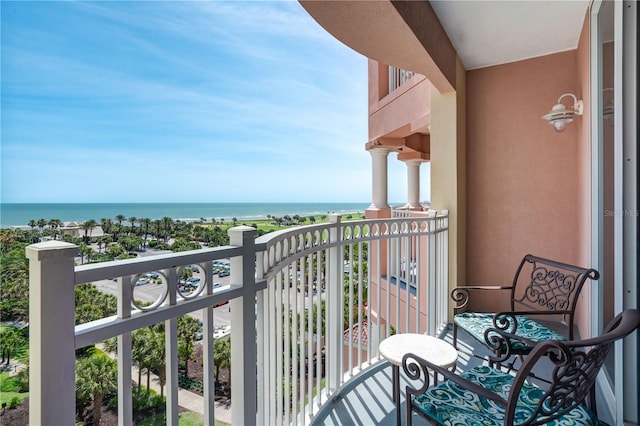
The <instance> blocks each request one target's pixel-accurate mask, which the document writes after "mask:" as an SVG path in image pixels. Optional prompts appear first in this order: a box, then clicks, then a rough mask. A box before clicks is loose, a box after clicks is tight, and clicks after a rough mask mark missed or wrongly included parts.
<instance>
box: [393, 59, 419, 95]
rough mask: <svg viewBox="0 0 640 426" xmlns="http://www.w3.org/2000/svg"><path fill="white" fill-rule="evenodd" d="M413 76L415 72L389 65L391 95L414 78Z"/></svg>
mask: <svg viewBox="0 0 640 426" xmlns="http://www.w3.org/2000/svg"><path fill="white" fill-rule="evenodd" d="M413 74H414V72H413V71H408V70H404V69H402V68H397V67H394V66H391V65H389V94H391V93H392V92H393V91H394V90H396V89H397V88H398V87H400V86H402V85H403V84H404V83H406V82H407V80H409V79H410V78H411V77H413Z"/></svg>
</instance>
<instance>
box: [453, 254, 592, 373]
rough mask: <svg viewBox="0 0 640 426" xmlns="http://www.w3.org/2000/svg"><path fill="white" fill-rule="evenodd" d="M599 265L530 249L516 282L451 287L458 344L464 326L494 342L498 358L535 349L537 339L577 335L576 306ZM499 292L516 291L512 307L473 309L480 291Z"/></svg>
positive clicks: (486, 294) (489, 343) (492, 346)
mask: <svg viewBox="0 0 640 426" xmlns="http://www.w3.org/2000/svg"><path fill="white" fill-rule="evenodd" d="M599 277H600V274H599V273H598V271H596V270H595V269H588V268H582V267H579V266H574V265H570V264H567V263H562V262H558V261H555V260H550V259H544V258H541V257H537V256H533V255H531V254H528V255H526V256H524V258H523V259H522V261H521V262H520V265H519V266H518V268H517V269H516V273H515V276H514V278H513V282H512V284H511V286H463V287H456V288H454V289H453V290H452V291H451V298H452V299H453V301H454V302H455V306H454V309H453V313H454V323H453V342H454V346H456V347H457V340H458V329H463V330H464V331H465V332H467V333H468V334H470V335H471V336H472V337H474V338H475V339H476V340H478V341H479V342H481V343H483V344H485V345H486V346H487V347H489V348H490V349H491V350H492V351H493V352H494V354H495V359H496V360H505V359H507V358H509V357H510V356H511V355H523V354H527V353H528V352H530V351H531V349H532V345H531V342H539V341H542V340H547V339H552V340H567V339H569V340H572V339H573V338H574V328H575V327H574V321H575V312H576V307H577V303H578V298H579V296H580V292H581V291H582V288H583V287H584V285H585V283H586V281H587V279H591V280H597V279H599ZM495 292H508V293H509V294H510V299H509V308H508V309H509V310H505V311H503V312H473V311H471V310H470V309H469V307H470V306H469V305H470V304H471V302H472V295H473V296H474V297H492V295H493V294H495ZM492 330H501V331H504V332H505V333H508V334H513V335H516V336H518V337H519V339H515V340H510V341H503V340H501V339H500V338H499V336H500V335H499V334H496V333H492Z"/></svg>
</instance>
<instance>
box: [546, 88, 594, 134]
mask: <svg viewBox="0 0 640 426" xmlns="http://www.w3.org/2000/svg"><path fill="white" fill-rule="evenodd" d="M565 96H571V97H572V98H573V105H572V106H571V107H570V108H567V106H566V105H565V104H563V103H562V102H561V101H562V98H564V97H565ZM583 109H584V105H583V102H582V101H581V100H580V101H579V100H578V99H577V98H576V96H575V95H574V94H572V93H565V94H563V95H561V96H560V97H559V98H558V103H557V104H555V105H554V106H553V107H552V108H551V112H549V113H548V114H546V115H543V116H542V118H543V119H545V120H547V121H548V122H549V124H551V125H552V126H553V127H554V128H555V129H556V131H558V132H561V131H563V130H564V128H565V127H566V126H567V124H569V123H571V122H572V121H573V117H574V116H576V115H582V113H583Z"/></svg>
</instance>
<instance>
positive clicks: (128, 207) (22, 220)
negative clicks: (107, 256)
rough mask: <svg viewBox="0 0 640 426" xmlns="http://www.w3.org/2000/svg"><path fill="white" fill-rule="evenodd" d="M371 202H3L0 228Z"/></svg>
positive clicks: (292, 211) (243, 214)
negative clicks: (40, 221) (40, 220)
mask: <svg viewBox="0 0 640 426" xmlns="http://www.w3.org/2000/svg"><path fill="white" fill-rule="evenodd" d="M368 206H369V203H351V202H349V203H57V204H54V203H41V204H40V203H3V204H0V209H1V215H0V228H2V229H9V228H24V229H29V228H30V226H29V221H31V220H34V221H36V222H37V221H38V220H39V219H44V220H46V221H49V220H52V219H59V220H60V221H62V222H76V223H78V224H80V223H83V222H85V221H87V220H95V221H96V222H98V223H100V221H101V219H103V218H105V219H111V221H112V222H118V220H117V219H116V218H117V216H118V215H122V216H124V219H123V220H122V223H123V224H125V223H130V222H129V220H128V219H129V218H131V217H133V218H135V219H136V220H138V219H142V218H150V219H151V220H159V219H162V218H164V217H170V218H171V219H172V220H173V221H178V220H179V221H181V222H187V223H190V222H199V221H202V220H203V219H204V221H205V222H212V221H213V219H215V221H216V222H217V221H220V220H222V219H223V220H224V221H225V222H230V221H232V219H233V218H234V217H235V218H237V220H238V222H242V221H245V222H246V221H251V220H266V219H268V218H269V217H268V216H273V217H284V216H287V215H288V216H295V215H297V216H301V217H309V216H320V215H324V214H331V213H336V214H341V215H342V214H354V212H355V213H356V214H357V213H363V212H364V211H365V210H366V208H367V207H368Z"/></svg>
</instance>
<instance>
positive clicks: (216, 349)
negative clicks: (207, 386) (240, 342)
mask: <svg viewBox="0 0 640 426" xmlns="http://www.w3.org/2000/svg"><path fill="white" fill-rule="evenodd" d="M213 364H214V365H215V366H216V375H215V381H216V384H219V380H218V379H219V377H220V369H221V368H228V369H229V383H228V385H229V386H231V338H223V339H216V341H215V342H213Z"/></svg>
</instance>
